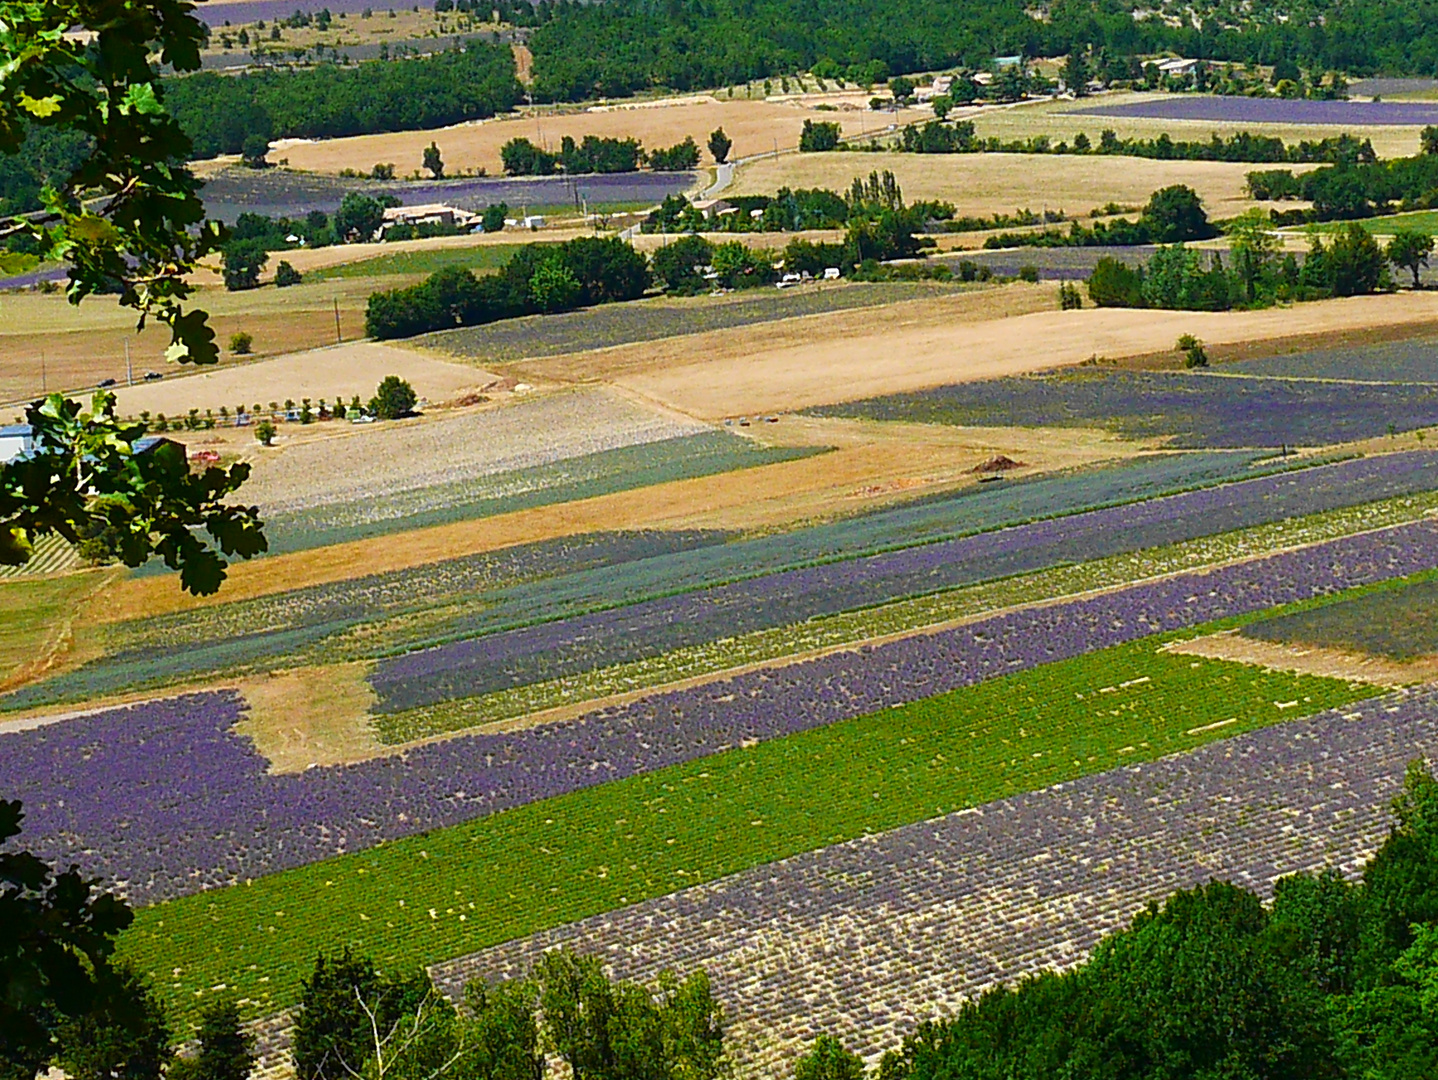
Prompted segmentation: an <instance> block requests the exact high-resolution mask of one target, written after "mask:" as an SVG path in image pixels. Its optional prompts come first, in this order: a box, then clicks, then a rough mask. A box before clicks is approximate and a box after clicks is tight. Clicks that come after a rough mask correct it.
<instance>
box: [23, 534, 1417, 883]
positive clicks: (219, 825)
mask: <svg viewBox="0 0 1438 1080" xmlns="http://www.w3.org/2000/svg"><path fill="white" fill-rule="evenodd" d="M1434 566H1438V523H1434V522H1426V521H1425V522H1421V523H1417V524H1413V525H1408V526H1402V527H1399V528H1395V529H1389V530H1385V531H1383V532H1380V533H1372V534H1367V535H1364V536H1358V537H1350V538H1346V539H1343V540H1337V541H1333V542H1331V543H1328V544H1323V545H1316V546H1314V547H1311V548H1306V549H1303V550H1299V551H1292V552H1285V553H1282V554H1278V555H1274V556H1270V557H1268V558H1265V559H1262V560H1257V561H1254V562H1251V563H1245V564H1242V565H1237V566H1231V567H1225V568H1223V569H1220V570H1215V571H1212V572H1209V573H1198V574H1186V575H1182V576H1179V577H1174V578H1170V579H1166V580H1164V581H1159V582H1153V583H1149V584H1146V585H1142V586H1137V587H1133V588H1129V589H1125V590H1122V591H1119V592H1115V593H1111V594H1106V595H1103V596H1098V597H1092V598H1088V599H1084V600H1081V601H1073V602H1069V603H1064V604H1056V605H1052V606H1049V607H1044V608H1038V609H1034V610H1028V611H1018V612H1011V613H1007V614H1004V615H1000V616H996V617H993V618H990V619H986V620H983V621H981V622H977V623H973V624H969V625H966V626H963V627H959V628H956V629H952V630H948V631H944V632H942V633H936V634H932V635H928V636H921V637H914V638H908V639H904V640H901V641H896V642H890V643H887V644H884V645H880V646H875V647H869V648H864V649H860V650H857V651H854V652H844V653H836V654H833V655H830V656H827V657H824V658H822V659H818V660H813V661H810V662H807V663H802V664H795V665H791V666H787V667H782V668H777V669H772V670H761V671H755V672H750V673H747V674H745V675H742V676H738V677H735V678H732V679H728V680H724V681H721V682H717V683H712V684H708V685H705V686H700V687H695V688H691V689H688V690H683V691H676V692H673V693H667V694H659V695H655V696H653V697H650V698H647V699H645V700H642V701H638V702H634V703H632V704H629V705H626V706H623V707H618V708H612V709H606V710H602V711H598V712H594V713H591V714H589V715H587V716H584V717H581V718H580V719H578V720H575V721H571V722H566V723H558V724H552V725H548V726H544V727H538V728H531V729H526V730H521V731H514V732H506V733H501V734H492V735H472V736H466V737H462V738H456V739H452V740H449V741H447V742H441V743H433V744H429V745H425V746H421V747H418V748H415V749H413V750H410V751H408V752H407V753H404V754H402V755H396V756H393V757H389V758H382V759H376V760H372V761H368V762H364V763H361V764H357V765H350V766H343V767H334V768H314V769H310V770H308V771H307V772H304V773H302V774H299V775H291V774H280V775H275V774H270V773H269V772H268V771H267V764H268V763H267V762H266V761H265V759H264V758H263V757H261V756H260V755H259V754H257V753H256V752H255V750H254V748H253V746H252V745H251V744H250V742H249V741H248V740H247V739H244V738H242V737H241V736H239V735H236V734H235V733H234V730H233V727H234V724H235V722H236V721H237V720H238V719H239V717H240V714H241V712H242V709H243V703H242V702H241V701H240V699H239V698H238V697H237V696H236V695H233V694H206V695H192V696H187V697H181V698H176V699H171V700H169V701H163V702H155V703H150V704H146V705H142V706H134V707H131V708H126V709H116V710H111V711H108V712H104V713H99V714H95V715H92V716H88V717H81V718H77V719H73V720H69V721H63V722H59V723H55V724H51V725H48V726H43V727H38V728H34V729H31V730H28V731H19V732H12V733H9V734H4V735H0V792H3V793H4V794H5V796H6V797H9V798H21V799H23V800H24V801H25V804H26V809H27V812H28V813H29V815H30V819H29V823H28V827H27V831H26V836H27V839H29V840H30V841H31V842H32V843H34V844H35V846H36V847H37V848H38V849H39V850H40V851H41V852H42V853H43V854H45V855H46V856H48V857H50V858H53V859H57V860H60V861H63V862H71V861H73V862H76V863H78V864H80V865H81V866H82V867H84V868H85V869H86V870H87V871H89V872H91V873H95V874H99V875H101V876H103V877H105V878H108V879H109V880H110V881H112V882H113V883H115V884H117V885H118V886H119V887H121V888H123V889H125V890H126V891H127V892H128V893H129V895H130V896H132V897H133V898H134V899H136V900H137V901H142V902H148V901H154V900H160V899H164V898H168V897H173V896H177V895H183V894H187V893H192V892H197V891H199V890H201V889H204V888H208V887H214V886H218V885H224V884H229V883H232V882H235V881H242V880H244V879H246V878H250V877H255V876H259V875H261V874H265V873H269V872H272V871H276V870H281V869H285V868H288V867H294V866H299V865H303V864H306V863H309V862H313V861H315V860H318V859H322V858H325V857H327V856H331V855H336V854H339V853H342V852H346V851H355V850H361V849H364V848H367V847H370V846H372V845H374V844H377V843H379V842H381V841H384V840H387V839H394V838H398V837H401V836H407V835H411V834H413V833H417V832H421V831H424V830H427V829H433V828H438V827H443V826H446V825H454V824H458V823H460V822H464V821H468V820H471V819H473V818H477V817H480V816H483V815H485V814H489V813H493V812H495V811H498V810H502V809H505V808H507V807H513V806H518V805H522V804H525V803H529V802H532V801H535V800H538V799H544V798H548V797H552V796H555V795H560V794H563V793H566V792H570V791H575V790H579V789H582V788H586V787H590V786H593V785H597V784H601V783H604V782H606V781H611V780H616V779H619V778H622V777H626V776H632V775H635V774H637V773H640V772H644V771H648V770H653V769H658V768H662V767H664V766H667V765H672V764H676V763H680V762H684V761H690V760H693V759H696V758H700V757H703V756H705V755H708V754H713V753H716V752H718V751H721V750H725V749H728V748H732V747H737V746H742V745H745V744H747V743H749V742H751V741H758V740H764V739H772V738H776V737H780V736H784V735H787V734H790V733H793V732H798V731H805V730H809V729H812V728H817V727H821V726H823V725H826V724H831V723H834V722H836V721H840V720H846V719H849V718H852V717H856V716H862V715H864V714H867V713H871V712H876V711H878V710H880V709H884V708H887V707H890V706H893V705H898V704H903V703H906V702H911V701H916V700H919V699H921V698H925V697H929V696H932V695H934V694H939V693H943V692H945V691H949V690H954V689H957V688H959V687H962V686H967V685H972V684H974V683H976V682H978V681H980V680H983V679H987V678H992V677H995V676H998V675H1002V674H1005V673H1007V672H1011V671H1016V670H1022V669H1025V668H1029V667H1033V666H1036V665H1039V664H1043V663H1048V662H1051V661H1055V660H1061V659H1065V658H1067V657H1071V656H1076V655H1080V654H1083V653H1086V652H1089V651H1092V650H1094V649H1099V648H1103V647H1106V646H1109V645H1116V644H1120V643H1122V642H1126V641H1132V640H1134V639H1137V638H1140V637H1144V636H1147V635H1150V634H1153V633H1156V632H1159V631H1165V630H1173V629H1177V628H1181V627H1185V626H1191V625H1194V624H1196V623H1200V622H1204V621H1207V620H1211V619H1216V618H1221V617H1224V616H1231V615H1236V614H1240V613H1245V612H1253V611H1259V610H1263V609H1266V608H1269V607H1273V606H1275V605H1278V604H1283V603H1287V602H1292V601H1297V600H1302V599H1306V598H1309V597H1313V596H1319V595H1323V594H1327V593H1331V592H1334V591H1337V590H1340V589H1344V588H1347V587H1351V586H1355V585H1359V584H1363V583H1367V582H1374V581H1381V580H1386V579H1390V578H1393V577H1396V576H1401V575H1406V574H1410V573H1414V572H1416V571H1419V570H1424V569H1429V568H1431V567H1434Z"/></svg>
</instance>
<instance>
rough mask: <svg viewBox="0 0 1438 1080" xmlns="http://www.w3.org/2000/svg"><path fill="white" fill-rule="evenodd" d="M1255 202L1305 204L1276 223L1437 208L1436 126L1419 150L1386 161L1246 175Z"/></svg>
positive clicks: (1278, 216)
mask: <svg viewBox="0 0 1438 1080" xmlns="http://www.w3.org/2000/svg"><path fill="white" fill-rule="evenodd" d="M1248 190H1249V193H1250V194H1251V195H1252V196H1253V197H1254V198H1255V199H1305V200H1307V201H1309V202H1311V203H1312V204H1313V206H1312V209H1311V210H1306V211H1305V210H1298V211H1288V212H1283V213H1279V212H1275V213H1274V222H1275V224H1283V225H1296V224H1302V223H1303V222H1305V221H1332V220H1335V219H1345V218H1365V217H1372V216H1373V215H1374V214H1386V213H1392V212H1394V211H1395V210H1397V211H1406V210H1427V209H1430V208H1432V207H1433V206H1438V127H1428V128H1425V129H1424V130H1423V151H1422V153H1419V154H1416V155H1414V156H1412V157H1406V158H1393V159H1392V160H1389V161H1372V160H1360V161H1355V162H1338V163H1336V164H1334V165H1331V166H1327V167H1325V168H1321V169H1314V170H1313V171H1312V172H1308V173H1304V174H1303V175H1302V176H1295V175H1294V174H1293V171H1292V170H1291V169H1267V170H1261V171H1258V172H1251V173H1249V174H1248Z"/></svg>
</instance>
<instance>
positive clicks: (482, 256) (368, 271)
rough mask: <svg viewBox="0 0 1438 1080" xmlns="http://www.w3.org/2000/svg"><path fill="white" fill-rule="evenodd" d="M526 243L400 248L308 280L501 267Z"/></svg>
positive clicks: (316, 273)
mask: <svg viewBox="0 0 1438 1080" xmlns="http://www.w3.org/2000/svg"><path fill="white" fill-rule="evenodd" d="M523 246H524V245H523V244H476V245H474V246H473V247H458V248H456V247H446V248H431V249H425V250H419V251H397V252H395V253H394V254H393V255H375V256H372V257H371V258H368V259H360V260H359V261H357V262H351V263H341V264H340V265H338V266H327V267H325V268H324V269H322V270H311V271H310V272H309V273H307V274H306V275H305V280H306V281H330V280H332V279H335V278H358V277H389V276H391V275H394V274H432V273H434V272H435V271H436V270H445V269H448V268H449V267H451V266H460V267H463V268H464V269H466V270H480V271H488V270H498V269H499V268H500V267H502V266H503V265H504V264H505V263H507V262H508V261H509V258H510V256H511V255H513V254H514V253H515V252H516V251H518V250H519V249H520V248H521V247H523Z"/></svg>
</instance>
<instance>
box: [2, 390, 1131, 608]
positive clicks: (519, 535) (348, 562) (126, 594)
mask: <svg viewBox="0 0 1438 1080" xmlns="http://www.w3.org/2000/svg"><path fill="white" fill-rule="evenodd" d="M759 434H761V435H762V436H763V441H765V442H769V443H773V444H783V445H800V446H803V445H824V446H834V447H836V449H835V450H834V451H833V452H831V453H828V454H822V455H819V456H816V457H808V458H802V459H799V460H795V461H788V462H782V463H779V464H774V465H764V466H760V467H757V468H752V469H742V470H738V471H735V472H730V473H723V474H720V475H718V476H708V477H703V478H700V479H696V480H681V481H675V482H673V483H668V484H659V485H655V486H653V487H648V488H642V489H638V490H632V491H623V492H618V493H615V494H612V495H604V496H599V497H597V498H593V499H585V500H581V501H578V502H571V503H565V504H560V505H554V506H544V507H538V508H535V509H530V510H521V511H517V512H515V513H511V514H503V515H496V516H494V517H488V518H481V519H478V520H475V521H465V522H460V523H457V524H454V525H440V526H435V527H432V528H427V529H419V530H415V531H412V532H407V533H396V534H392V535H389V536H386V537H382V538H379V539H375V540H361V541H356V542H353V543H347V544H337V545H334V546H331V547H326V548H319V549H313V550H309V551H301V552H295V553H294V554H288V555H278V556H274V557H272V558H266V559H261V560H257V561H255V562H251V563H237V564H235V565H233V566H231V567H230V576H229V578H228V580H227V581H226V582H225V587H224V589H223V590H222V592H221V594H220V596H219V597H217V598H214V599H209V600H206V599H200V598H196V597H191V596H188V595H186V594H184V593H181V592H180V590H179V589H178V588H177V587H176V586H175V583H174V581H173V580H171V579H169V578H165V577H143V578H128V579H124V580H120V581H117V582H116V583H115V584H114V586H113V587H111V588H109V589H107V591H106V593H105V596H104V602H103V603H97V604H93V605H90V607H89V609H88V617H89V618H92V619H94V620H99V621H104V622H110V621H119V620H123V619H127V618H133V617H139V616H144V615H155V614H160V613H162V612H166V611H178V610H182V609H188V608H193V607H199V606H203V605H207V604H212V603H220V602H228V601H233V600H243V599H246V598H248V597H253V596H263V595H268V594H271V593H276V592H283V591H285V590H287V589H294V588H300V587H303V586H306V585H315V584H322V583H324V582H329V581H342V580H345V579H347V578H352V577H359V576H362V575H365V574H371V573H382V572H385V571H389V570H401V569H405V568H407V567H412V566H422V565H424V564H426V563H433V562H438V561H440V560H443V559H450V558H457V557H459V556H463V555H470V554H476V553H479V552H484V551H493V550H497V549H499V548H503V547H509V546H511V545H514V544H523V543H529V542H534V541H540V540H548V539H554V538H557V537H564V536H577V535H579V534H582V533H589V532H602V531H605V530H612V529H689V528H715V529H763V528H777V527H780V526H788V525H793V524H796V523H798V522H801V521H813V520H822V519H832V518H838V517H844V516H848V515H850V514H855V513H860V512H863V511H868V510H873V509H876V508H878V507H882V506H888V505H893V504H895V503H898V502H904V501H907V500H909V499H912V498H915V497H919V496H923V495H928V494H933V493H937V492H941V491H947V490H953V489H956V488H960V487H965V486H968V485H972V484H976V483H978V478H977V476H975V474H974V473H973V472H972V471H971V470H972V469H973V468H974V467H975V466H976V465H978V464H980V463H982V462H984V461H988V460H990V459H991V458H993V457H995V456H997V455H999V454H1004V455H1006V456H1008V457H1010V458H1013V459H1014V460H1015V461H1022V462H1025V463H1027V467H1026V468H1025V469H1024V470H1020V471H1017V472H1015V473H1011V474H1010V475H1013V476H1021V475H1027V474H1028V473H1030V472H1045V471H1051V470H1055V469H1061V468H1070V467H1074V466H1078V465H1083V464H1088V463H1092V462H1097V461H1108V460H1114V459H1118V458H1124V457H1128V456H1131V455H1133V454H1136V453H1139V452H1140V451H1142V450H1144V449H1148V448H1149V447H1148V446H1147V444H1144V443H1141V442H1136V441H1130V442H1125V441H1121V440H1117V439H1115V438H1114V437H1113V436H1111V435H1109V434H1107V433H1105V432H1094V431H1084V430H1078V429H1064V430H1058V431H1049V430H1020V429H1005V428H929V427H924V426H918V425H901V424H872V423H868V422H865V421H850V420H831V419H825V420H818V419H810V418H801V417H784V418H782V419H781V420H780V422H779V423H777V424H773V425H768V424H766V425H764V427H763V431H762V432H760V433H759ZM5 588H7V586H4V585H0V593H3V591H4V589H5Z"/></svg>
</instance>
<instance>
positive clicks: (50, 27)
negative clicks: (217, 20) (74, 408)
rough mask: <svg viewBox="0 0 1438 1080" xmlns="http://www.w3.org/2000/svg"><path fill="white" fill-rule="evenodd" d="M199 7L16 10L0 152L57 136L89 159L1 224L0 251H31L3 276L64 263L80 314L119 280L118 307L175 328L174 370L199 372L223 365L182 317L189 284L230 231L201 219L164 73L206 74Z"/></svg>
mask: <svg viewBox="0 0 1438 1080" xmlns="http://www.w3.org/2000/svg"><path fill="white" fill-rule="evenodd" d="M192 10H193V9H192V7H191V5H189V4H187V3H185V2H184V0H149V2H147V3H143V4H133V5H122V6H121V7H118V8H115V9H114V10H104V11H101V10H100V9H98V8H95V7H94V6H93V5H90V4H87V3H82V2H81V0H56V2H54V3H46V4H9V5H7V6H6V9H5V15H4V17H3V20H0V21H3V25H4V30H3V33H0V70H3V71H4V77H3V78H0V154H3V155H7V156H8V155H16V154H20V153H22V146H24V145H25V144H26V141H27V138H30V137H32V136H33V137H34V138H36V139H41V138H44V137H47V136H52V135H57V134H61V133H73V134H74V135H76V136H78V137H79V146H80V147H81V149H80V152H79V153H78V154H77V155H76V156H75V157H74V158H73V159H72V160H73V164H72V165H69V166H66V167H63V168H61V169H60V170H58V171H57V173H56V175H54V176H53V177H52V178H51V182H50V184H49V185H48V186H47V187H45V189H44V190H43V191H42V192H41V193H40V194H39V201H40V203H41V209H40V210H39V212H37V213H35V214H31V215H26V216H24V217H18V218H15V217H12V218H10V219H9V221H8V222H4V221H0V240H3V239H6V238H10V239H12V240H14V241H20V242H22V243H23V246H24V248H25V249H26V250H28V251H29V253H30V254H28V255H16V254H13V253H12V252H4V253H0V273H5V274H10V273H19V272H23V271H24V270H25V269H28V268H29V266H32V265H34V263H35V262H36V261H37V260H41V259H43V260H50V261H54V262H57V263H64V264H66V265H67V266H68V267H69V284H68V287H67V294H68V296H69V299H70V302H71V303H75V304H78V303H80V302H81V301H82V300H83V299H84V298H85V297H87V296H90V295H92V294H94V293H100V292H112V291H114V288H115V285H116V283H118V286H119V302H120V303H121V304H122V305H124V306H126V307H130V308H133V309H134V310H135V311H136V312H138V314H139V317H140V320H139V321H140V325H141V326H143V325H144V323H145V321H146V320H147V319H148V318H151V317H153V318H156V319H158V320H159V321H160V322H162V323H164V324H165V325H167V326H169V327H170V332H171V344H170V347H169V348H168V349H167V350H166V357H167V359H169V360H172V361H178V362H181V363H184V362H193V363H202V364H203V363H214V362H216V361H217V360H218V359H219V354H218V350H217V349H216V347H215V344H214V331H213V330H212V329H210V327H209V325H208V321H207V316H206V314H205V313H204V312H203V311H199V310H190V311H186V310H185V305H184V301H185V300H186V299H187V298H188V297H189V295H190V294H191V291H192V288H193V286H191V285H190V284H189V282H188V281H187V278H188V277H189V275H190V274H191V272H192V271H193V270H194V268H195V265H196V263H197V262H198V261H199V260H200V259H202V258H204V257H205V256H206V255H208V254H210V253H211V252H214V251H217V250H219V248H220V246H221V244H222V243H223V241H224V239H225V232H224V229H223V227H222V226H220V225H218V224H216V223H214V222H208V221H206V220H205V212H204V206H203V205H202V203H201V201H200V197H199V190H200V184H199V181H198V180H196V178H195V176H194V175H193V173H191V171H190V170H189V169H188V168H186V167H185V166H184V165H183V164H181V163H182V162H184V161H185V160H186V159H187V158H188V157H189V152H190V149H191V145H190V140H189V139H188V138H187V137H186V135H185V133H184V131H183V130H182V129H181V127H180V125H179V124H178V123H177V122H176V120H175V118H174V117H173V116H171V115H170V114H169V113H168V112H167V111H166V109H165V105H164V102H163V101H162V99H161V96H160V93H159V83H160V74H159V68H160V66H161V65H165V66H168V67H170V68H171V69H173V70H175V71H177V72H189V71H195V70H197V69H198V68H199V66H200V48H201V46H202V45H203V43H204V41H205V38H206V34H207V31H206V30H205V28H204V26H202V25H201V23H200V22H199V21H198V20H197V19H195V18H194V17H193V15H192V14H191V12H192ZM71 31H89V32H90V33H71ZM24 152H29V148H28V147H27V148H26V150H25V151H24ZM13 246H14V245H13V244H12V247H13Z"/></svg>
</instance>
